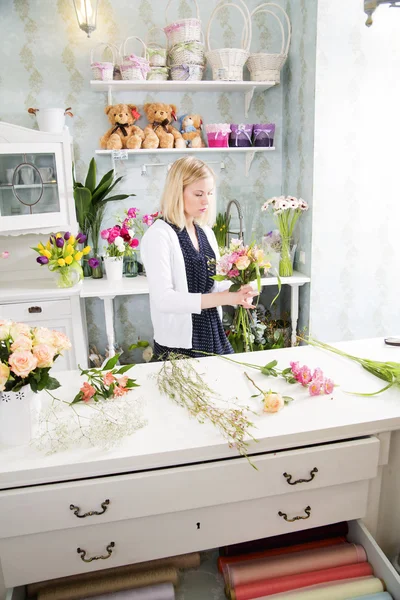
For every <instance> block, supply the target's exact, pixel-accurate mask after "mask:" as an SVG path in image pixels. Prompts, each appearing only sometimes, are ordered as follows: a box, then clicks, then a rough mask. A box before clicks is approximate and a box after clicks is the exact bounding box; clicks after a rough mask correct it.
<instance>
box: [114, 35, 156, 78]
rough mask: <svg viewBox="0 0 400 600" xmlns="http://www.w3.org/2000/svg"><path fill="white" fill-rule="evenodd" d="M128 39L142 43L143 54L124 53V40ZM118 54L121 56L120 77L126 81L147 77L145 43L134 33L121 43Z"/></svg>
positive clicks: (147, 66)
mask: <svg viewBox="0 0 400 600" xmlns="http://www.w3.org/2000/svg"><path fill="white" fill-rule="evenodd" d="M129 40H138V41H139V42H140V43H141V44H142V45H143V56H137V55H136V54H127V53H126V42H128V41H129ZM120 54H121V56H122V62H121V65H120V67H121V74H122V79H125V80H128V81H132V80H133V81H135V80H144V79H146V78H147V73H148V72H149V71H150V66H149V61H148V60H147V58H146V44H145V43H144V41H143V40H142V39H140V38H139V37H137V36H136V35H132V36H131V37H127V38H126V40H125V41H124V42H123V43H122V44H121V50H120Z"/></svg>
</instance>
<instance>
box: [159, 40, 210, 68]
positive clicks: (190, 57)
mask: <svg viewBox="0 0 400 600" xmlns="http://www.w3.org/2000/svg"><path fill="white" fill-rule="evenodd" d="M204 63H205V54H204V44H202V43H201V42H179V44H175V46H173V47H172V48H171V49H170V50H168V64H169V65H170V66H175V65H183V64H191V65H204Z"/></svg>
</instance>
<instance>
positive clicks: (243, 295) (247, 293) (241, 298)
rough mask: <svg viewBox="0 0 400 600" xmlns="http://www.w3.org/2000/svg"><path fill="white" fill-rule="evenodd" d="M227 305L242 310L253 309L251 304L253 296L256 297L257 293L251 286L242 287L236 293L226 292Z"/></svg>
mask: <svg viewBox="0 0 400 600" xmlns="http://www.w3.org/2000/svg"><path fill="white" fill-rule="evenodd" d="M228 294H229V305H230V306H236V305H238V304H239V305H240V306H243V308H255V307H254V305H253V304H252V300H253V298H254V296H258V292H257V291H256V290H254V289H253V287H252V286H251V285H242V287H241V288H240V290H239V291H238V292H228Z"/></svg>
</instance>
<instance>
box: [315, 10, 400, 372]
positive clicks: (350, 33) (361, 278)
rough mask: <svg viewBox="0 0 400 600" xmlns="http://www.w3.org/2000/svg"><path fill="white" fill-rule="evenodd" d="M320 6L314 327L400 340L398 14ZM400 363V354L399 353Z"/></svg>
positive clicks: (332, 337) (323, 332) (332, 334)
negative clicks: (369, 20)
mask: <svg viewBox="0 0 400 600" xmlns="http://www.w3.org/2000/svg"><path fill="white" fill-rule="evenodd" d="M362 5H363V2H362V0H335V1H334V2H332V0H319V2H318V29H317V73H316V106H315V162H314V208H313V228H312V230H313V241H312V265H311V277H312V283H311V305H310V331H311V333H312V334H313V335H315V336H316V337H318V338H319V339H322V340H325V341H337V340H342V339H353V338H366V337H373V336H381V335H385V334H392V335H393V334H399V335H400V186H399V177H400V161H399V157H400V152H399V143H400V76H399V75H400V35H399V33H400V10H395V9H389V8H388V7H386V6H382V7H380V8H379V9H378V10H377V11H376V13H375V17H374V24H373V26H372V27H371V28H370V29H368V28H367V27H366V26H365V25H364V22H365V15H364V13H363V7H362ZM399 362H400V351H399Z"/></svg>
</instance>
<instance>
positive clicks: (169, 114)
mask: <svg viewBox="0 0 400 600" xmlns="http://www.w3.org/2000/svg"><path fill="white" fill-rule="evenodd" d="M143 110H144V112H145V114H146V117H147V120H148V121H149V125H146V127H145V128H144V135H145V139H144V142H143V148H146V149H148V148H174V147H175V148H186V142H185V140H184V139H183V137H182V136H181V134H180V133H179V131H178V130H177V129H175V127H173V126H172V125H171V122H172V121H173V120H176V116H175V114H176V106H175V105H174V104H162V103H161V102H151V103H148V104H145V105H144V107H143Z"/></svg>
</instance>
